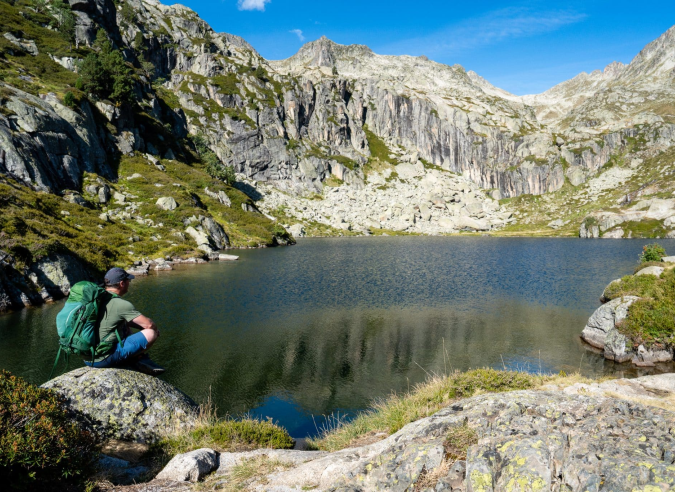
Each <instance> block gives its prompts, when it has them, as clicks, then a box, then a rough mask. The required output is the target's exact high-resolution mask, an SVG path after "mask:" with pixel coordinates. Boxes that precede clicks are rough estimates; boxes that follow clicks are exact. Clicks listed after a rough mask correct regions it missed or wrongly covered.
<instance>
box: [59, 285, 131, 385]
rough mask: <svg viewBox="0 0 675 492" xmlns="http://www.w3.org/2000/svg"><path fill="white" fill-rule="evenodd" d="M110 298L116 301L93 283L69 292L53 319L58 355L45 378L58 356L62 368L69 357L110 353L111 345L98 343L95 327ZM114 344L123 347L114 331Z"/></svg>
mask: <svg viewBox="0 0 675 492" xmlns="http://www.w3.org/2000/svg"><path fill="white" fill-rule="evenodd" d="M112 297H117V296H116V295H115V294H112V293H110V292H108V291H106V290H105V289H103V288H102V287H99V286H98V285H96V284H95V283H93V282H86V281H85V282H78V283H76V284H75V285H73V286H72V287H71V288H70V295H69V296H68V300H67V301H66V304H65V306H63V309H61V311H60V312H59V314H57V315H56V331H57V333H58V335H59V352H58V353H57V354H56V360H55V361H54V367H53V368H52V372H51V373H50V374H49V379H51V378H52V375H53V373H54V370H55V369H56V366H57V364H58V363H59V357H60V356H61V352H63V353H64V354H65V358H66V368H67V367H68V358H69V356H70V354H77V355H83V356H91V361H92V363H93V362H94V359H96V357H98V356H101V355H106V354H108V353H110V352H112V349H113V348H114V346H115V345H114V343H112V342H111V341H108V340H106V341H101V340H99V334H98V326H99V315H100V314H101V313H100V309H101V307H102V306H103V305H104V304H105V303H106V302H107V301H109V300H110V299H111V298H112ZM115 334H116V335H117V342H118V343H119V344H120V345H123V342H122V339H121V338H120V335H119V333H118V332H117V330H115Z"/></svg>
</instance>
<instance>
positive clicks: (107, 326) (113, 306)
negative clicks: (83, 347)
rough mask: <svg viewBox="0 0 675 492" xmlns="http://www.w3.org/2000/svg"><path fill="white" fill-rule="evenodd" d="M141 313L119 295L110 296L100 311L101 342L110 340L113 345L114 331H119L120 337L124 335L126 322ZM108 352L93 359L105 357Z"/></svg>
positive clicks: (115, 337)
mask: <svg viewBox="0 0 675 492" xmlns="http://www.w3.org/2000/svg"><path fill="white" fill-rule="evenodd" d="M140 315H141V313H139V312H138V311H137V310H136V308H135V307H134V305H133V304H131V303H130V302H129V301H125V300H124V299H122V298H121V297H112V298H111V299H110V300H109V301H108V302H107V303H106V304H105V305H104V306H103V309H102V312H101V318H100V319H101V321H100V323H99V326H98V336H99V340H100V341H101V342H110V343H112V344H113V345H114V344H115V342H116V341H117V336H116V335H115V331H117V333H119V335H120V338H121V339H122V340H124V338H125V337H126V327H127V322H129V321H131V320H133V319H136V318H138V317H139V316H140ZM108 355H110V353H107V354H102V355H100V356H99V357H96V359H94V360H95V361H96V362H98V361H100V360H103V359H105V358H106V357H107V356H108Z"/></svg>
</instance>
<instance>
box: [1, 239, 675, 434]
mask: <svg viewBox="0 0 675 492" xmlns="http://www.w3.org/2000/svg"><path fill="white" fill-rule="evenodd" d="M664 242H665V243H666V248H670V249H671V250H674V249H675V241H664ZM643 243H644V242H642V241H578V240H558V239H553V240H543V239H540V240H532V239H489V238H487V239H486V238H472V239H466V238H382V239H379V238H378V239H375V238H371V239H339V240H306V241H301V242H300V244H299V245H298V246H296V247H293V248H279V249H270V250H263V251H242V252H241V260H240V261H239V262H238V263H229V264H226V263H223V264H213V265H208V266H194V267H189V266H186V267H184V268H181V269H178V270H176V271H173V272H167V273H165V274H162V275H158V276H154V277H152V278H148V279H138V280H137V281H134V285H133V289H132V292H131V295H130V296H129V299H130V300H131V301H132V302H134V303H135V304H136V306H137V307H138V308H139V309H140V310H141V311H142V312H144V313H146V314H148V315H149V316H151V317H152V318H154V319H155V321H156V322H157V323H158V325H159V326H160V328H161V330H162V337H161V338H160V341H159V343H158V344H157V345H156V346H155V347H154V348H153V357H154V358H155V359H156V360H157V361H158V362H159V363H160V364H162V365H163V366H165V367H168V368H169V371H168V372H167V373H166V375H165V377H164V379H166V380H167V381H168V382H170V383H172V384H175V385H176V386H178V387H179V388H181V389H183V390H184V391H185V392H187V393H188V394H190V395H191V396H193V397H194V398H196V399H198V400H204V399H205V398H206V397H207V396H208V395H209V394H210V395H211V397H212V399H213V400H214V402H215V403H216V405H217V406H218V407H219V409H220V411H221V412H229V413H232V414H239V413H244V412H250V413H252V414H254V415H259V416H271V417H273V418H274V419H275V420H278V421H279V422H280V423H281V424H282V425H284V426H286V427H287V428H289V430H290V431H291V433H292V434H293V435H294V436H296V437H301V436H304V435H307V434H308V433H313V432H315V431H316V427H315V425H321V419H320V417H319V418H318V421H317V419H316V416H320V415H325V414H330V413H332V412H336V411H339V412H340V413H342V414H346V415H350V414H353V412H354V411H355V410H357V409H361V408H364V407H366V406H368V404H369V403H370V402H371V401H372V399H373V398H377V397H382V396H386V395H388V394H389V393H390V392H392V391H396V392H400V391H405V390H407V389H408V388H410V387H411V386H413V385H414V384H416V383H418V382H421V381H424V379H425V378H426V377H427V375H428V374H434V373H437V374H442V373H447V372H449V371H451V370H453V369H460V370H465V369H468V368H472V367H482V366H491V367H507V368H518V369H525V370H531V371H540V370H541V371H543V372H557V371H559V370H565V371H568V372H570V371H575V370H581V371H582V372H583V373H585V374H604V373H615V372H617V371H625V372H626V374H627V375H631V374H633V373H634V372H633V369H631V368H629V367H628V366H626V365H623V366H615V365H614V364H613V363H608V362H606V361H604V359H602V357H601V356H599V355H597V354H594V353H593V352H591V351H589V350H587V349H586V348H585V347H584V346H583V345H582V343H581V341H580V340H579V337H578V335H579V333H580V331H581V328H582V327H583V326H584V324H585V322H586V320H587V318H588V316H589V315H590V314H591V313H592V312H593V310H594V309H595V308H596V307H597V306H598V304H599V303H598V300H597V298H598V295H599V294H600V292H601V290H602V288H603V287H604V286H605V285H606V284H607V283H608V282H609V281H610V280H612V279H614V278H617V277H619V276H621V275H624V274H626V273H630V272H631V271H632V267H633V265H634V264H635V261H636V258H637V254H638V253H639V252H640V250H641V247H642V244H643ZM59 309H60V305H52V306H45V307H42V308H37V309H30V310H24V311H21V312H19V313H13V314H10V315H6V316H1V317H0V367H2V368H7V369H9V370H11V371H13V372H15V373H17V374H19V375H21V376H23V377H26V378H27V379H29V380H30V381H33V382H36V383H41V382H44V380H46V378H47V375H48V373H49V370H50V369H51V364H52V363H53V360H54V357H55V355H56V343H55V334H54V327H53V326H54V325H53V320H54V318H55V316H56V313H57V312H58V310H59ZM75 365H80V363H79V362H76V364H71V368H72V367H74V366H75Z"/></svg>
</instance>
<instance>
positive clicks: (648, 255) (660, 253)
mask: <svg viewBox="0 0 675 492" xmlns="http://www.w3.org/2000/svg"><path fill="white" fill-rule="evenodd" d="M664 256H666V250H665V249H664V248H663V246H661V245H660V244H657V243H654V244H646V245H645V246H643V248H642V254H641V255H640V261H641V262H642V263H646V262H648V261H661V258H663V257H664Z"/></svg>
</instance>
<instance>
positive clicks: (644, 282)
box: [603, 275, 662, 300]
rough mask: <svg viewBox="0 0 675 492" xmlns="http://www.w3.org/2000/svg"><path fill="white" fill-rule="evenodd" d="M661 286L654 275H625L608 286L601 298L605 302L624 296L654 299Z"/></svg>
mask: <svg viewBox="0 0 675 492" xmlns="http://www.w3.org/2000/svg"><path fill="white" fill-rule="evenodd" d="M661 285H662V283H661V282H659V281H658V279H657V278H656V277H655V276H654V275H626V276H625V277H623V278H622V279H621V280H619V281H618V282H612V283H611V284H609V285H608V286H607V288H606V289H605V292H604V293H603V297H604V298H605V299H607V300H612V299H616V298H617V297H624V296H637V297H654V296H655V295H657V294H658V293H660V292H661Z"/></svg>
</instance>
